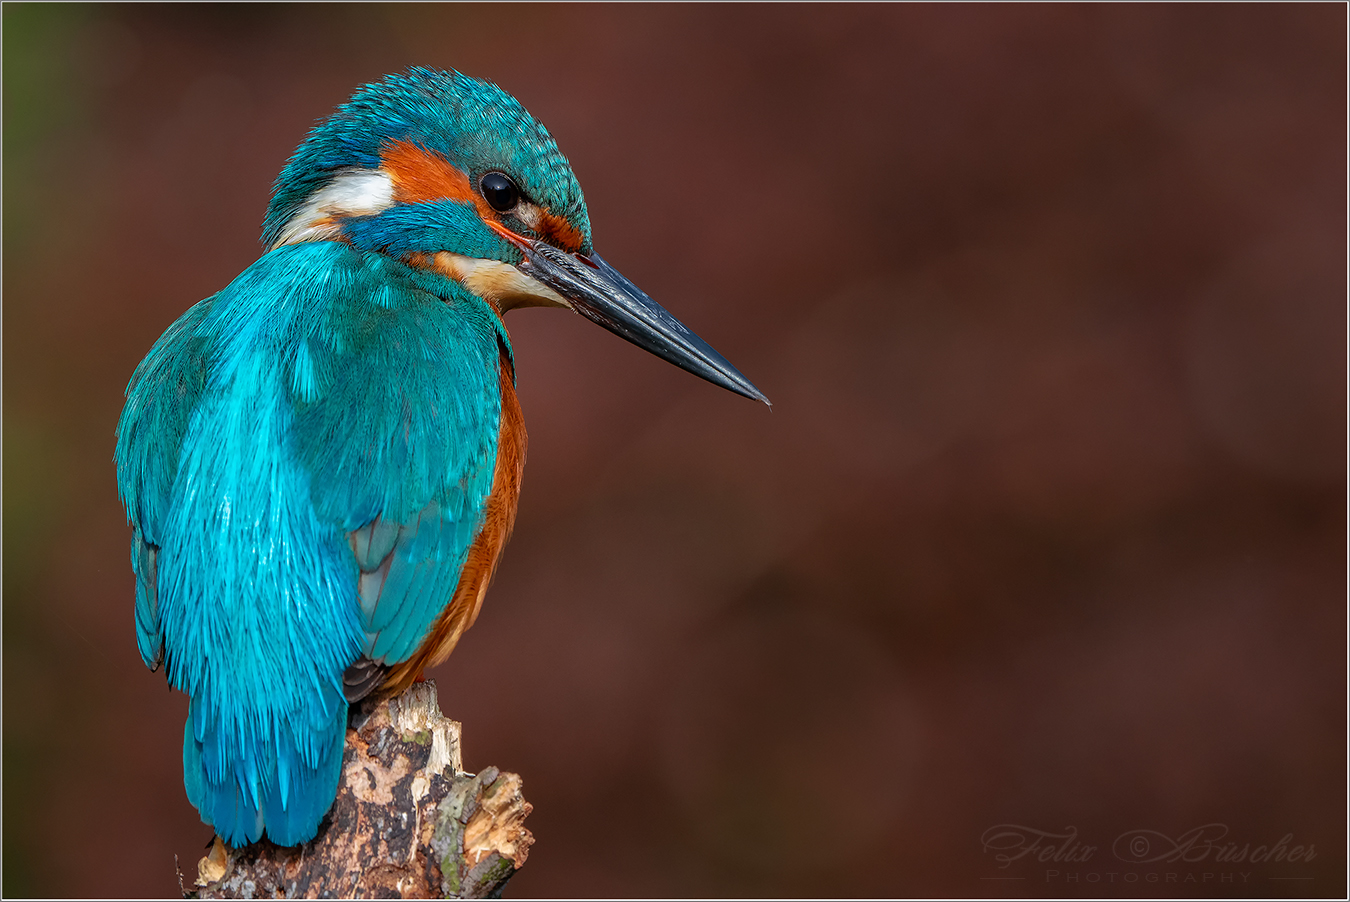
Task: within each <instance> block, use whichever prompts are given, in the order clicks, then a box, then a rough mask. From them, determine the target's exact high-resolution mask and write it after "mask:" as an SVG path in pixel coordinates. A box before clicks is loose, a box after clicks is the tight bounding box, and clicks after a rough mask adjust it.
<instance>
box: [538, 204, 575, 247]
mask: <svg viewBox="0 0 1350 902" xmlns="http://www.w3.org/2000/svg"><path fill="white" fill-rule="evenodd" d="M539 234H540V235H541V236H542V237H543V239H544V240H545V241H548V242H549V243H551V244H554V245H557V246H558V247H560V248H562V249H563V250H565V251H567V252H568V253H572V254H575V253H576V252H577V251H579V250H581V245H582V240H581V233H580V232H578V231H577V230H576V228H575V227H574V226H573V225H572V224H571V223H570V222H568V221H567V220H566V219H563V218H562V217H561V216H559V215H557V214H556V213H549V212H547V211H540V214H539Z"/></svg>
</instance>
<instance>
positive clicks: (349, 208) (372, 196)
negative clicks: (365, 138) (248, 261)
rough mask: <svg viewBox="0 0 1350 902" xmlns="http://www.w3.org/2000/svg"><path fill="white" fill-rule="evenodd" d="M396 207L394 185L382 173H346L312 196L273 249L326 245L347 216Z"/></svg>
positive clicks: (273, 244) (366, 171)
mask: <svg viewBox="0 0 1350 902" xmlns="http://www.w3.org/2000/svg"><path fill="white" fill-rule="evenodd" d="M393 205H394V182H393V180H392V179H391V178H390V177H389V174H388V173H386V172H385V171H384V170H382V169H344V170H342V171H341V172H339V173H338V174H337V175H336V176H335V177H334V178H333V180H332V181H331V182H329V183H328V184H327V185H325V186H324V187H322V188H320V189H319V190H318V191H315V192H314V193H313V194H312V195H310V198H309V200H307V201H305V205H304V206H303V207H301V208H300V209H299V210H296V211H295V215H293V216H292V217H291V218H290V219H288V220H286V225H284V226H282V228H281V231H280V232H279V233H277V240H276V241H274V242H272V247H271V248H269V250H272V249H274V248H278V247H281V246H282V245H283V244H299V243H300V242H302V241H324V240H326V239H329V238H333V237H335V236H337V234H338V233H339V232H340V231H341V225H340V224H339V222H338V220H339V219H340V218H342V217H344V216H369V215H371V214H373V213H379V212H380V211H381V210H387V209H389V208H390V207H392V206H393Z"/></svg>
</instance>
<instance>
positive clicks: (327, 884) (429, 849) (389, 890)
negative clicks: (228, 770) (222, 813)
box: [179, 680, 534, 899]
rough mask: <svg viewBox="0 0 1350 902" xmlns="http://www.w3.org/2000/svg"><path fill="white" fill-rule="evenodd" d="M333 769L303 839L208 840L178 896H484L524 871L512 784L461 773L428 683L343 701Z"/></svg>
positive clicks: (451, 734)
mask: <svg viewBox="0 0 1350 902" xmlns="http://www.w3.org/2000/svg"><path fill="white" fill-rule="evenodd" d="M342 770H343V773H342V781H341V783H340V784H339V786H338V793H337V799H336V800H335V801H334V802H333V807H332V809H331V810H330V811H329V812H328V814H327V815H325V816H324V819H323V822H322V823H321V824H320V825H319V833H318V835H317V836H315V837H314V839H312V840H310V841H309V842H307V843H305V844H304V845H301V846H293V847H283V846H277V845H274V844H273V843H271V842H268V841H267V840H265V839H264V840H262V841H261V842H257V843H253V844H252V845H249V846H245V847H243V848H239V849H231V848H230V847H228V846H226V845H225V844H224V843H223V842H222V841H221V839H220V837H216V840H215V843H214V845H213V846H212V847H211V850H210V852H208V853H207V855H206V856H205V857H204V858H202V859H201V861H199V862H198V863H197V874H198V876H197V880H196V883H195V885H194V887H193V890H192V891H188V892H185V893H184V895H185V896H189V897H196V898H201V899H260V898H318V897H327V898H334V897H337V898H353V897H355V898H365V899H391V898H393V899H397V898H403V899H427V898H441V897H449V898H459V899H481V898H495V897H498V896H500V895H501V892H502V889H503V888H504V887H505V886H506V882H507V881H508V880H509V879H510V878H511V876H512V875H513V874H514V873H515V872H516V870H517V869H519V868H520V866H521V865H523V864H524V863H525V858H526V856H527V854H528V852H529V848H530V845H531V844H532V843H533V842H534V837H532V836H531V835H530V831H529V830H527V829H525V825H524V821H525V818H526V816H528V815H529V813H530V811H531V808H532V806H531V805H530V803H529V802H526V801H525V799H524V798H523V797H522V796H521V794H520V787H521V781H520V777H518V776H516V775H515V774H506V773H501V772H500V771H498V770H497V768H495V767H488V768H485V769H484V770H483V771H482V772H481V773H479V774H478V775H477V776H475V775H473V774H466V773H464V772H463V765H462V762H461V758H460V725H459V724H458V723H456V722H455V721H452V720H449V719H447V718H446V717H445V716H444V715H443V714H441V711H440V705H439V703H438V701H437V696H436V684H435V683H434V682H432V681H430V680H428V681H426V682H422V683H414V684H413V685H412V686H411V687H409V688H408V689H407V690H405V691H404V692H402V693H400V694H399V695H396V696H393V697H385V698H374V699H371V698H367V699H365V700H363V701H361V702H359V703H358V704H357V705H354V706H353V709H352V714H351V719H350V720H349V721H348V727H347V742H346V748H345V751H344V753H343V759H342ZM179 883H180V886H181V883H182V876H181V874H180V876H179Z"/></svg>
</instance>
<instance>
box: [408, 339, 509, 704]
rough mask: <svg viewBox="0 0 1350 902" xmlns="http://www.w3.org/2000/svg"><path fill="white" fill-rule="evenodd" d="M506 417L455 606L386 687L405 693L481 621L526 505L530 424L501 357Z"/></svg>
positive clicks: (448, 608) (452, 601)
mask: <svg viewBox="0 0 1350 902" xmlns="http://www.w3.org/2000/svg"><path fill="white" fill-rule="evenodd" d="M501 388H502V419H501V427H500V429H501V432H500V435H499V437H498V444H497V467H496V472H495V474H494V475H493V479H492V494H490V495H489V496H488V500H487V506H486V509H485V512H484V517H483V528H482V530H481V531H480V532H479V533H478V537H477V538H476V539H474V542H473V545H471V546H470V547H469V556H468V559H467V560H466V561H465V562H464V569H463V570H461V571H460V574H459V585H458V586H456V588H455V594H454V595H453V596H451V599H450V603H449V604H448V605H446V607H445V610H444V611H442V612H441V616H440V617H439V618H437V620H436V623H435V625H433V626H432V628H431V631H430V632H429V633H427V638H426V639H425V640H424V641H423V642H422V645H421V647H420V648H418V649H417V651H416V652H415V653H414V654H413V656H412V657H411V658H409V659H408V660H406V661H404V662H403V663H402V664H397V665H395V666H394V667H392V668H391V669H390V670H389V673H388V674H386V676H385V678H384V682H383V684H382V688H386V689H392V690H394V691H401V690H403V689H405V688H407V687H408V685H410V684H411V683H412V682H413V681H414V680H415V679H417V678H418V677H419V676H421V675H422V670H423V669H424V668H427V667H434V666H436V665H437V664H439V663H441V662H442V661H444V660H445V659H446V658H447V657H449V655H450V652H452V651H454V648H455V645H456V644H457V643H458V642H459V637H460V636H462V635H464V631H465V630H467V629H468V628H469V627H471V626H473V622H474V621H475V620H477V619H478V610H479V608H481V607H482V606H483V596H484V595H485V594H486V593H487V587H488V583H490V582H491V581H492V574H493V572H494V571H495V570H496V569H497V561H498V559H499V558H500V557H501V553H502V549H503V548H505V547H506V540H507V539H508V538H510V536H511V528H512V527H513V526H515V523H516V508H517V506H518V504H519V502H520V479H521V475H522V474H523V472H524V470H525V420H524V418H523V417H522V416H521V414H520V402H519V401H518V400H517V399H516V389H515V386H514V385H513V384H512V368H511V361H510V360H509V359H508V358H507V357H506V355H505V354H502V357H501Z"/></svg>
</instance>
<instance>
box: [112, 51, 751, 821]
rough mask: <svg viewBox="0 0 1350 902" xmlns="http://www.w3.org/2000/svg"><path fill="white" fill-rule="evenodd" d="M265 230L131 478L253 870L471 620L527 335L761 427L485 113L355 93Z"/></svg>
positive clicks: (493, 544) (132, 503)
mask: <svg viewBox="0 0 1350 902" xmlns="http://www.w3.org/2000/svg"><path fill="white" fill-rule="evenodd" d="M262 231H263V236H262V243H263V247H264V248H265V250H264V253H263V254H262V256H261V257H260V258H259V259H258V260H257V261H256V262H255V263H253V264H252V265H251V266H249V267H248V268H247V269H246V270H244V272H243V273H241V274H240V275H239V276H238V277H236V278H235V279H234V281H232V282H231V283H230V284H229V285H227V286H226V287H225V288H224V289H223V290H221V291H220V292H218V293H217V294H214V295H212V296H211V297H208V298H206V299H205V300H203V301H200V302H199V303H197V304H196V305H194V306H193V307H191V308H190V309H189V310H188V311H187V312H186V313H184V314H183V315H182V316H181V317H180V318H179V319H178V320H177V321H176V322H174V323H173V325H171V326H170V327H169V328H168V331H166V332H165V333H164V334H163V335H162V336H161V337H160V338H159V340H158V341H156V342H155V344H154V346H153V347H152V348H151V349H150V352H149V354H147V356H146V357H145V359H144V360H142V361H141V363H140V364H139V365H138V366H137V367H136V370H135V372H134V374H133V375H132V377H131V381H130V383H129V384H128V386H127V390H126V398H127V400H126V405H125V407H124V409H123V411H122V415H121V418H120V420H119V422H118V426H117V448H116V453H115V462H116V467H117V481H118V492H119V495H120V497H121V500H122V504H123V506H124V507H125V509H126V514H127V520H128V522H129V523H130V525H131V528H132V540H131V564H132V570H133V571H134V573H135V581H136V597H135V627H136V642H137V646H138V649H139V651H140V654H141V657H142V659H143V660H144V661H145V664H146V666H148V667H149V668H150V669H151V670H156V669H158V668H159V666H160V665H163V666H164V669H165V675H166V677H167V679H168V682H169V684H170V685H171V686H173V687H174V688H177V689H179V690H181V691H182V692H184V693H186V694H187V695H188V697H189V702H188V717H187V722H186V725H185V727H184V730H183V782H184V786H185V788H186V790H187V796H188V799H189V800H190V801H191V802H192V804H193V805H194V806H195V807H196V808H197V810H198V812H199V813H200V814H201V817H202V820H203V821H204V822H205V823H207V824H209V825H211V826H212V827H213V828H214V829H215V831H216V833H217V834H218V835H219V836H220V837H221V838H222V839H223V840H224V841H226V842H227V843H229V844H230V845H232V846H240V845H244V844H246V843H251V842H256V841H257V840H258V839H260V838H261V837H263V836H264V835H266V836H267V837H268V838H269V839H270V840H272V841H273V842H275V843H277V844H278V845H282V846H291V845H296V844H299V843H302V842H306V841H308V840H310V839H311V838H313V837H314V836H315V834H316V833H317V831H318V828H319V825H320V822H321V821H322V819H323V817H324V815H325V814H326V813H327V811H328V809H329V808H330V807H331V805H332V803H333V799H334V798H335V796H336V793H337V787H338V782H339V778H340V775H341V764H342V754H343V742H344V738H345V733H346V728H347V716H348V706H349V705H351V704H352V703H354V702H356V701H358V700H360V699H361V698H364V697H365V696H367V695H368V694H370V693H372V692H376V691H397V690H400V689H402V688H405V687H406V686H408V685H409V684H410V683H412V682H413V681H414V680H416V679H418V678H420V676H421V674H422V671H423V670H424V669H425V668H427V667H431V666H434V665H436V664H438V663H440V662H441V661H443V660H444V659H445V658H446V657H447V656H448V655H449V654H450V652H451V651H452V650H453V649H454V647H455V645H456V643H457V642H458V641H459V638H460V636H461V635H463V633H464V631H465V630H467V629H468V628H469V627H470V626H471V625H472V624H473V622H474V620H475V619H476V618H477V616H478V612H479V609H480V608H481V606H482V603H483V596H484V593H485V592H486V590H487V587H488V583H489V581H490V580H491V578H492V575H493V572H494V571H495V569H496V566H497V562H498V560H499V559H500V556H501V553H502V548H503V546H504V545H505V543H506V540H507V538H508V536H509V535H510V532H511V529H512V526H513V524H514V522H515V516H516V508H517V501H518V499H519V494H520V484H521V473H522V468H523V465H524V460H525V426H524V422H523V420H522V417H521V410H520V404H519V402H518V400H517V397H516V377H515V363H514V356H513V353H512V349H511V340H510V337H509V336H508V334H507V331H506V328H505V326H504V324H503V321H502V316H503V314H504V313H505V312H506V311H508V310H511V309H513V308H515V307H528V306H544V307H563V308H567V309H570V310H573V311H575V312H577V313H579V314H581V315H582V316H584V317H586V318H587V319H589V320H591V321H592V322H594V323H596V324H598V325H600V326H603V327H604V328H606V329H608V330H610V331H611V332H613V333H615V334H617V335H619V336H620V337H622V338H624V339H627V340H628V341H630V342H632V343H634V344H636V345H638V346H639V347H642V348H644V349H646V350H647V351H649V352H651V353H653V354H655V355H657V356H658V357H661V358H663V359H665V360H667V361H669V362H671V363H673V364H675V365H676V366H678V367H681V368H683V369H685V370H687V371H689V372H690V373H693V374H695V375H697V376H700V377H702V378H704V379H706V380H708V381H709V382H712V383H714V384H716V385H719V386H722V387H723V388H726V389H729V390H731V391H733V392H736V393H737V394H740V395H743V396H745V397H747V398H752V399H755V400H759V401H763V402H764V403H766V404H767V403H768V399H767V398H765V396H764V395H763V394H762V393H761V392H760V391H759V390H758V389H757V388H755V387H754V385H752V384H751V383H750V382H749V381H748V380H747V379H746V378H745V377H744V376H742V375H741V374H740V373H739V372H738V371H737V370H736V369H735V368H734V367H733V366H732V365H731V364H730V363H728V362H727V361H726V360H725V359H724V358H723V357H722V356H721V355H720V354H718V353H717V352H716V351H714V350H713V349H712V348H711V347H710V346H709V345H708V344H707V343H706V342H704V341H703V340H702V339H700V338H699V337H698V336H697V335H695V334H694V333H693V332H691V331H690V330H689V329H687V328H686V327H685V326H684V325H682V324H681V323H680V322H679V321H678V320H676V319H675V318H674V317H673V316H671V314H669V313H668V312H667V311H666V310H664V309H663V308H662V307H660V306H659V305H657V304H656V303H655V302H654V301H652V300H651V299H650V298H649V297H648V296H647V295H646V294H644V293H643V292H642V291H641V290H640V289H639V288H638V287H637V286H635V285H634V284H633V283H632V282H630V281H629V280H628V279H626V278H624V277H623V276H622V275H620V274H619V272H618V271H616V270H615V269H614V268H613V267H611V266H610V265H609V264H608V263H606V262H605V261H604V260H603V259H602V258H601V257H600V256H599V255H598V254H597V253H595V251H594V249H593V247H592V243H591V224H590V218H589V216H588V214H587V211H586V203H585V200H584V199H583V197H582V193H581V187H580V186H579V185H578V184H577V180H576V176H574V175H573V173H572V169H571V166H570V164H569V163H568V162H567V159H566V158H565V157H564V156H563V155H562V153H561V152H560V151H559V150H558V147H557V144H556V143H555V142H554V140H553V138H552V137H551V136H550V135H549V133H548V131H546V130H545V129H544V127H543V125H541V124H540V123H539V122H538V121H537V120H536V119H535V118H534V117H532V116H531V115H530V114H529V113H528V112H526V110H525V109H524V107H523V106H521V104H520V103H519V102H518V101H517V100H516V99H515V98H514V97H512V96H510V95H509V94H507V93H506V92H505V91H503V90H502V89H501V88H499V87H497V86H496V85H494V84H491V83H488V82H485V81H480V80H478V79H474V78H470V77H466V76H464V75H461V74H460V73H458V72H454V71H449V72H446V71H437V70H431V69H425V68H413V69H410V70H408V71H407V72H405V73H402V74H398V75H392V76H388V77H386V78H384V79H383V80H382V81H380V82H378V83H373V84H368V85H365V86H364V87H362V88H360V89H359V90H357V91H356V93H355V94H353V95H352V97H351V99H350V100H349V101H348V102H347V103H345V104H343V105H342V106H340V107H338V108H337V110H336V111H335V112H334V113H333V115H332V116H330V117H329V118H327V119H325V120H323V121H321V122H320V123H319V124H318V125H317V126H316V127H315V128H314V129H313V130H312V131H311V132H310V133H309V134H308V136H307V137H306V139H305V141H304V142H303V143H302V144H301V145H300V147H299V148H297V150H296V151H295V153H294V154H293V155H292V156H291V157H290V159H289V160H288V161H287V163H286V165H285V167H284V169H283V170H282V172H281V174H280V175H279V176H278V177H277V180H276V182H275V184H274V185H273V189H272V196H271V202H270V204H269V205H268V208H267V212H266V215H265V217H264V220H263V227H262Z"/></svg>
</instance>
